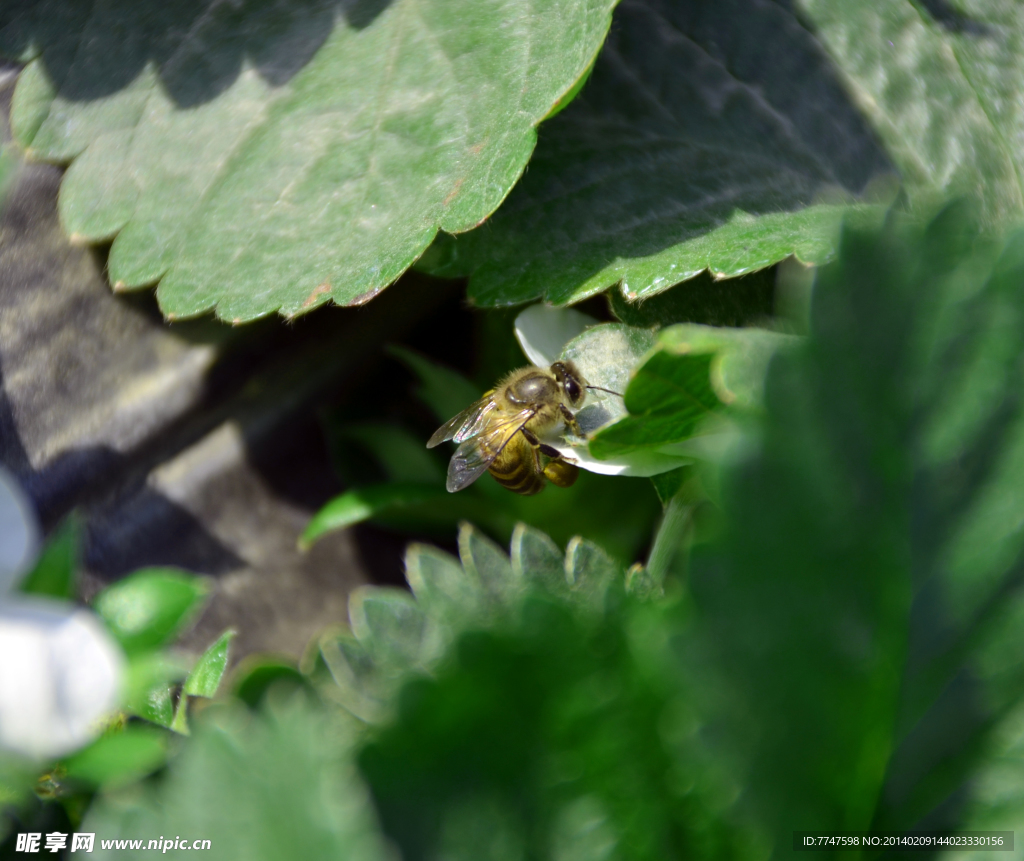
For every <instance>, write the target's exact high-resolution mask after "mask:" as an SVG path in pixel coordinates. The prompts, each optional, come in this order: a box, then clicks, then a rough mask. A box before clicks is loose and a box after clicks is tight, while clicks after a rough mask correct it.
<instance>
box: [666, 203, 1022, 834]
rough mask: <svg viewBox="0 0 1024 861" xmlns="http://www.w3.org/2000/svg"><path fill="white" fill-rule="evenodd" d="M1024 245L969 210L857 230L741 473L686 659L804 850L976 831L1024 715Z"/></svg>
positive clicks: (749, 770)
mask: <svg viewBox="0 0 1024 861" xmlns="http://www.w3.org/2000/svg"><path fill="white" fill-rule="evenodd" d="M1022 249H1024V235H1021V234H1019V233H1018V234H1016V235H1014V236H1012V237H1010V238H1009V239H1008V240H1007V241H1006V242H1005V244H1003V243H993V242H991V241H989V240H987V239H985V238H984V236H983V235H982V234H979V233H978V231H977V230H976V229H975V228H974V227H973V226H972V225H971V224H970V223H965V221H964V219H963V217H962V213H961V212H960V211H958V210H957V209H949V210H947V211H945V212H943V213H942V215H941V216H940V217H939V218H938V219H936V220H935V221H933V222H932V223H930V224H929V225H928V226H927V228H922V227H919V226H916V225H913V224H905V223H903V222H902V221H901V220H900V219H895V218H894V219H893V220H892V222H891V223H890V224H889V225H888V227H887V229H886V230H885V231H884V232H881V233H864V232H860V231H856V230H850V231H847V232H846V233H845V234H844V237H843V241H842V246H841V251H840V254H839V258H838V260H837V262H836V263H834V264H830V265H829V266H827V267H825V268H823V269H821V270H820V271H819V274H818V279H817V283H816V285H815V290H814V307H813V316H812V320H811V333H810V336H809V338H808V340H807V341H806V342H804V343H803V344H801V345H799V346H797V347H796V348H795V349H793V350H787V351H783V352H780V353H779V354H778V355H776V357H775V359H774V360H773V362H772V363H771V366H770V368H769V373H768V379H767V382H766V386H765V391H766V392H767V398H766V409H767V418H766V420H765V422H764V427H763V432H762V433H761V434H759V435H758V436H757V437H756V438H755V439H753V440H751V443H752V444H751V445H747V446H745V447H742V448H741V450H740V453H739V454H738V455H737V458H738V460H736V459H735V458H734V460H735V462H734V463H733V465H731V466H728V467H727V468H726V469H725V474H726V479H725V480H724V481H723V488H724V492H723V494H722V506H723V509H724V514H725V516H726V523H725V526H724V527H723V529H722V530H721V532H720V535H719V537H718V539H717V540H715V541H714V542H712V543H708V544H704V545H701V546H699V547H698V548H697V551H696V552H695V557H694V559H693V561H692V564H691V566H690V571H691V582H692V584H693V593H694V605H695V608H694V619H695V621H696V624H697V629H696V632H695V636H694V640H693V641H692V642H691V643H690V645H689V646H688V647H687V648H685V649H680V650H679V653H680V654H681V655H684V656H685V660H686V661H687V663H688V665H689V668H690V670H691V673H692V678H694V679H704V680H705V682H706V683H705V684H700V685H697V686H695V696H696V697H697V700H696V701H697V702H699V703H700V708H701V710H702V711H703V713H704V714H705V716H706V717H705V720H706V723H705V725H706V726H707V732H708V736H707V737H708V738H711V737H714V736H716V735H717V734H718V733H721V735H720V736H718V737H720V738H721V739H722V747H721V748H719V749H718V751H719V752H718V753H717V754H716V755H726V756H729V757H736V761H737V762H740V763H742V764H743V766H744V767H743V768H742V769H741V771H740V772H739V773H738V775H737V780H738V781H739V782H740V784H741V785H742V786H743V787H744V794H745V797H746V798H747V800H748V802H749V804H750V809H751V810H756V811H757V814H758V816H759V817H760V818H761V823H762V827H763V829H764V832H765V833H766V834H771V835H774V836H775V840H776V851H778V852H779V853H780V854H782V853H785V854H788V852H789V849H788V848H787V847H788V846H789V845H790V844H789V839H790V837H789V834H790V832H791V831H792V830H793V829H795V828H805V829H823V830H827V829H848V830H851V831H856V830H861V829H867V828H869V827H870V828H874V829H879V830H894V831H895V830H906V829H909V828H911V827H914V826H917V825H919V824H920V823H927V825H928V827H929V828H933V829H937V830H942V829H954V828H957V827H958V826H959V824H960V823H959V821H958V820H959V817H958V814H959V812H960V811H959V809H958V808H959V803H960V800H961V799H962V800H963V801H964V802H967V801H969V799H970V797H971V794H972V792H973V786H974V784H973V781H972V775H973V774H974V773H975V770H976V769H977V768H978V767H979V765H984V763H985V760H984V758H983V757H984V755H985V750H986V748H987V747H988V745H989V742H990V738H991V735H990V734H991V732H992V731H993V730H994V729H997V728H998V727H999V726H1000V721H1001V718H1002V717H1003V716H1004V715H1009V714H1012V713H1013V712H1014V711H1016V710H1017V709H1019V707H1020V705H1021V703H1022V702H1024V673H1022V670H1021V665H1020V662H1019V660H1018V659H1017V657H1016V656H1018V655H1020V654H1021V652H1022V650H1024V636H1022V632H1024V624H1022V622H1024V577H1022V571H1024V534H1022V533H1021V529H1020V524H1021V522H1022V521H1024V496H1022V495H1021V493H1020V487H1021V485H1022V483H1024V399H1022V397H1021V392H1024V364H1022V362H1021V356H1022V354H1024V292H1022V291H1021V283H1022V282H1024V255H1022ZM957 830H958V828H957Z"/></svg>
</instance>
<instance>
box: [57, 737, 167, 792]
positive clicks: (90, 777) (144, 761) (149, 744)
mask: <svg viewBox="0 0 1024 861" xmlns="http://www.w3.org/2000/svg"><path fill="white" fill-rule="evenodd" d="M167 742H168V739H167V733H166V732H163V731H161V730H158V729H156V728H155V727H150V726H145V725H140V724H128V725H127V726H125V727H124V729H122V730H120V731H117V732H110V733H108V734H107V735H104V736H102V737H101V738H99V739H97V740H96V741H94V742H93V743H92V744H91V745H89V746H88V747H87V748H85V749H84V750H80V751H79V752H78V753H76V754H75V755H74V756H72V757H69V758H68V759H66V760H64V767H65V769H66V770H67V776H68V778H69V779H71V780H76V781H84V782H85V783H88V784H92V785H93V786H100V787H104V788H106V789H112V788H115V787H118V786H124V785H126V784H129V783H132V782H134V781H136V780H138V779H139V778H141V777H145V776H146V775H147V774H150V773H152V772H154V771H156V770H157V769H158V768H160V767H161V766H162V765H163V764H164V763H165V762H166V760H167V746H168V745H167Z"/></svg>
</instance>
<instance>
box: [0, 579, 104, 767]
mask: <svg viewBox="0 0 1024 861" xmlns="http://www.w3.org/2000/svg"><path fill="white" fill-rule="evenodd" d="M123 663H124V659H123V657H122V655H121V653H120V650H119V649H118V647H117V645H116V644H115V643H114V642H113V641H112V640H111V638H110V636H109V635H108V634H107V632H106V631H105V630H104V629H103V626H102V625H100V623H99V622H98V621H97V620H96V617H95V616H94V615H93V614H92V613H91V612H89V611H88V610H85V609H75V608H74V607H73V606H71V605H69V604H64V603H62V602H58V601H42V600H38V601H30V600H27V599H23V600H20V601H6V602H4V603H2V604H0V664H2V665H3V672H2V673H0V745H2V746H3V747H4V748H5V749H7V750H10V751H12V752H15V753H20V754H23V755H25V756H29V757H31V758H33V759H47V758H49V757H54V756H61V755H62V754H65V753H70V752H71V751H74V750H77V749H78V748H80V747H82V746H83V745H84V744H86V743H87V742H89V741H91V740H92V739H93V738H94V737H95V736H96V735H98V733H99V731H100V729H102V721H103V718H104V717H105V716H106V715H107V714H108V713H109V712H110V711H111V710H112V709H113V708H115V707H116V706H117V700H118V693H119V690H120V683H121V672H122V666H123Z"/></svg>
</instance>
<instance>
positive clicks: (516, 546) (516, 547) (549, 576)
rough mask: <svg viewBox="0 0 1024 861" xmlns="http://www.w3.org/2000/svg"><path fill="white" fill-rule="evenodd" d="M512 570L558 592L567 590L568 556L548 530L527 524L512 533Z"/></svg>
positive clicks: (519, 575) (519, 576)
mask: <svg viewBox="0 0 1024 861" xmlns="http://www.w3.org/2000/svg"><path fill="white" fill-rule="evenodd" d="M510 555H511V557H512V570H513V572H514V573H515V575H516V576H517V577H518V578H520V579H521V580H524V581H525V580H527V579H530V580H534V581H536V582H538V583H541V584H543V585H544V586H546V587H547V588H548V589H550V590H551V591H552V592H553V593H554V594H558V593H559V592H560V591H564V590H565V587H566V585H567V584H566V579H565V556H564V554H563V553H562V552H561V551H560V550H559V549H558V545H557V544H555V542H554V541H552V540H551V538H550V537H549V536H548V535H547V534H546V533H544V532H541V531H540V530H539V529H535V528H534V527H532V526H528V525H527V524H525V523H519V524H517V525H516V528H515V531H514V532H513V533H512V546H511V554H510Z"/></svg>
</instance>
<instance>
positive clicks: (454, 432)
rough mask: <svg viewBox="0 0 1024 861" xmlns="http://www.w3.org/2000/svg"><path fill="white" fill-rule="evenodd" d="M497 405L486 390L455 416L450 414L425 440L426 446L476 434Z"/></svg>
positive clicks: (460, 439) (430, 446) (458, 440)
mask: <svg viewBox="0 0 1024 861" xmlns="http://www.w3.org/2000/svg"><path fill="white" fill-rule="evenodd" d="M497 408H498V405H497V404H496V403H495V402H494V400H493V399H492V398H491V393H490V392H488V393H487V394H486V395H484V396H483V397H482V398H480V400H478V401H476V402H475V403H472V404H470V405H469V406H468V407H466V408H465V409H464V410H463V411H462V412H461V413H459V414H458V415H457V416H452V418H450V419H448V421H446V422H445V423H444V424H443V425H441V427H439V428H438V429H437V430H436V431H434V434H433V436H431V437H430V439H429V440H427V448H433V447H434V446H436V445H440V444H441V443H443V442H447V441H448V440H450V439H453V440H455V442H462V441H463V440H464V439H469V438H470V437H471V436H475V435H476V434H478V433H479V432H480V430H481V428H483V424H484V422H485V421H486V419H487V416H489V415H490V414H491V413H492V412H493V411H494V410H496V409H497Z"/></svg>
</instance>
